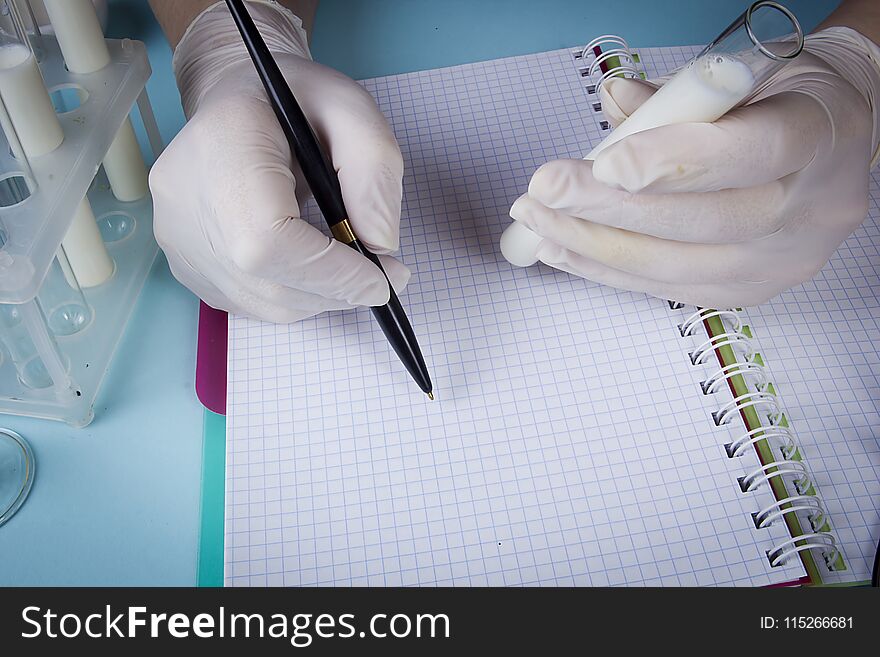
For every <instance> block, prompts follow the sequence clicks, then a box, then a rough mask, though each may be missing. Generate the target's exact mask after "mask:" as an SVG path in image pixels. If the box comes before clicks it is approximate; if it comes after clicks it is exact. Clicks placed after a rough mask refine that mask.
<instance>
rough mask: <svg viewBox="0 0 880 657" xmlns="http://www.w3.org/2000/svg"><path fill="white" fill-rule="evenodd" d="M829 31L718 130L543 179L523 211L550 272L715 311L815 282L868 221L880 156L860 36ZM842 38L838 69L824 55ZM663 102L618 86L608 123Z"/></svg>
mask: <svg viewBox="0 0 880 657" xmlns="http://www.w3.org/2000/svg"><path fill="white" fill-rule="evenodd" d="M826 32H830V33H831V34H830V35H829V34H826V33H825V32H823V33H819V35H814V36H813V37H810V39H812V40H813V41H812V44H811V43H810V42H809V41H808V47H809V48H810V50H811V51H812V52H804V53H802V54H801V55H800V56H799V57H798V58H797V59H796V60H795V61H794V62H792V63H790V64H788V66H787V67H785V68H784V69H783V70H782V71H781V72H780V73H779V74H777V76H776V78H775V79H772V80H771V81H770V82H769V83H768V84H767V85H766V86H765V88H764V89H762V91H761V92H760V94H759V95H758V96H757V97H756V98H755V99H753V100H752V101H751V102H750V103H749V104H748V105H746V106H744V107H740V108H737V109H734V110H733V111H731V112H729V113H728V114H727V115H725V116H724V117H722V118H721V119H719V120H718V121H716V122H715V123H684V124H679V125H670V126H664V127H660V128H656V129H653V130H647V131H644V132H642V133H637V134H634V135H631V136H629V137H626V138H625V139H623V140H621V141H620V142H618V143H616V144H614V145H612V146H610V147H608V148H607V149H605V150H604V151H602V152H601V153H600V154H599V156H598V157H597V158H596V160H595V162H589V161H584V160H557V161H553V162H549V163H547V164H545V165H544V166H542V167H541V168H540V169H538V171H537V172H536V173H535V174H534V176H533V177H532V180H531V182H530V184H529V189H528V193H526V194H524V195H523V196H521V197H520V198H519V199H518V200H517V201H516V202H515V203H514V204H513V207H511V209H510V216H511V217H512V218H513V219H515V220H516V221H518V222H522V223H523V224H525V225H526V226H527V227H528V228H530V229H531V230H532V231H534V232H535V233H537V234H538V236H540V237H541V238H543V239H542V241H541V242H540V244H539V245H538V249H537V257H538V259H539V260H541V261H543V262H544V263H545V264H548V265H550V266H552V267H556V268H558V269H562V270H564V271H567V272H570V273H573V274H576V275H578V276H582V277H584V278H588V279H591V280H594V281H597V282H600V283H604V284H607V285H611V286H613V287H618V288H624V289H627V290H635V291H641V292H647V293H649V294H652V295H655V296H658V297H663V298H666V299H674V300H676V301H682V302H686V303H691V304H695V305H702V306H710V307H736V306H748V305H755V304H760V303H763V302H764V301H766V300H768V299H769V298H771V297H773V296H774V295H776V294H778V293H779V292H781V291H783V290H785V289H787V288H789V287H792V286H794V285H797V284H799V283H801V282H803V281H806V280H808V279H809V278H811V277H812V276H813V275H814V274H815V273H816V272H817V271H818V270H819V269H820V268H821V267H822V266H823V265H824V264H825V263H826V262H827V260H828V258H829V257H830V256H831V254H832V253H833V252H834V250H835V249H836V248H837V246H838V245H839V244H840V243H841V241H843V240H844V239H845V238H846V237H847V236H848V235H849V234H850V232H852V230H853V229H854V228H856V227H857V226H858V225H859V224H860V223H861V221H862V220H863V219H864V217H865V215H866V214H867V203H868V171H869V168H870V160H871V153H872V148H873V147H874V146H876V143H875V137H873V136H872V127H873V125H874V124H873V120H872V108H871V107H869V105H868V103H867V102H866V101H865V98H864V97H863V96H862V94H860V93H859V91H860V90H858V89H857V88H856V87H855V86H854V85H853V83H851V82H850V81H849V80H848V79H847V78H846V77H844V76H843V75H842V74H841V73H840V66H841V62H840V58H841V48H840V45H841V44H840V40H841V39H842V40H843V42H844V44H845V45H848V44H849V39H850V38H851V35H856V34H857V33H855V32H851V31H849V30H847V31H846V33H845V34H843V35H841V34H838V32H837V30H830V31H826ZM820 35H821V36H820ZM857 36H860V35H857ZM816 37H820V38H818V39H817V38H816ZM838 37H840V38H839V39H838ZM862 38H863V37H862ZM828 39H831V40H832V42H833V45H834V46H835V49H834V51H833V52H834V58H836V61H835V65H834V67H832V66H831V65H830V64H829V63H828V61H831V59H832V57H830V56H828V60H827V61H826V59H823V57H822V56H820V55H822V54H824V53H825V52H826V49H825V45H826V43H825V42H826V41H827V40H828ZM847 53H848V56H849V57H850V58H852V60H851V63H852V65H853V66H855V65H856V63H857V61H858V60H856V58H863V57H864V52H863V51H860V50H859V49H857V48H855V47H852V48H850V49H849V50H843V56H844V60H845V56H846V55H847ZM844 70H845V67H844ZM655 90H656V86H655V85H652V84H646V83H641V82H637V81H633V80H614V81H613V82H611V83H610V84H606V85H605V86H604V87H603V96H602V103H603V107H604V108H605V113H606V115H607V117H608V118H609V120H610V121H612V122H613V123H614V124H615V125H616V124H619V123H620V122H622V120H623V119H625V118H626V116H628V115H629V114H630V113H631V112H632V111H634V110H635V109H636V108H637V107H638V106H640V105H641V103H643V102H644V101H645V100H647V98H649V97H650V96H651V95H652V94H653V92H654V91H655ZM877 93H878V94H880V89H878V90H877ZM866 95H867V92H866Z"/></svg>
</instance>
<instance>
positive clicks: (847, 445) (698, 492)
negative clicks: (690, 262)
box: [225, 41, 880, 586]
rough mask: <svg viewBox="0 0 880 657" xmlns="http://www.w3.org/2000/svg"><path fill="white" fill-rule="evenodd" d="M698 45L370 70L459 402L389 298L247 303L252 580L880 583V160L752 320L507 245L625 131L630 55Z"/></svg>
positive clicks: (241, 336)
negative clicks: (854, 222)
mask: <svg viewBox="0 0 880 657" xmlns="http://www.w3.org/2000/svg"><path fill="white" fill-rule="evenodd" d="M594 46H595V47H594ZM697 51H698V49H697V48H653V49H644V50H641V51H639V52H638V54H635V53H631V52H630V51H629V49H628V48H627V47H626V45H625V44H624V43H623V42H622V41H618V42H616V43H612V42H608V41H600V43H597V44H591V45H590V47H589V48H577V49H563V50H558V51H553V52H547V53H540V54H535V55H527V56H522V57H513V58H506V59H501V60H495V61H489V62H482V63H477V64H469V65H464V66H456V67H451V68H444V69H439V70H431V71H424V72H418V73H411V74H405V75H396V76H390V77H384V78H378V79H372V80H367V81H365V82H363V84H364V86H365V87H366V89H367V90H368V91H370V93H372V94H373V95H374V97H375V98H376V100H377V102H378V103H379V106H380V107H381V109H382V111H383V112H384V113H385V115H386V116H387V117H388V119H389V121H390V123H391V125H392V127H393V129H394V132H395V134H396V135H397V138H398V140H399V142H400V145H401V150H402V152H403V155H404V159H405V163H406V174H405V180H404V204H403V218H404V219H403V227H402V231H401V251H400V253H401V258H402V259H403V260H404V261H405V262H406V263H407V264H408V265H409V266H410V267H411V268H412V269H413V278H412V281H411V282H410V284H409V286H408V287H407V289H406V291H405V292H404V294H403V295H402V297H401V298H402V301H403V303H404V305H405V307H406V308H407V312H408V314H409V317H410V319H411V320H412V323H413V325H414V327H415V329H416V332H417V334H418V335H419V339H420V343H421V346H422V348H423V351H424V352H425V356H426V360H427V361H428V363H429V367H430V368H431V370H432V375H433V378H434V381H435V384H436V394H437V401H435V402H429V401H427V400H426V399H425V397H424V395H423V394H422V393H421V392H420V391H419V390H418V388H417V387H416V386H415V385H413V383H412V382H411V381H410V380H409V378H408V376H407V374H406V372H405V371H404V370H403V368H402V366H401V365H400V363H399V362H398V361H397V359H396V357H395V356H394V354H393V353H392V352H391V351H390V349H389V348H388V345H387V343H386V342H385V340H384V338H383V336H382V334H381V333H380V332H379V331H378V329H377V328H376V327H375V325H374V323H373V321H372V318H371V315H370V313H369V312H368V311H363V310H356V311H347V312H336V313H328V314H323V315H320V316H318V317H315V318H312V319H310V320H307V321H304V322H300V323H297V324H294V325H290V326H277V325H271V324H264V323H260V322H257V321H253V320H249V319H246V318H243V317H231V318H230V320H229V354H228V398H227V412H228V422H227V459H226V463H227V466H226V468H227V470H226V523H225V581H226V584H227V585H320V586H325V585H331V586H332V585H337V586H350V585H423V586H424V585H464V586H468V585H470V586H479V585H753V586H754V585H759V586H763V585H779V584H784V583H792V582H798V583H816V584H818V583H852V582H860V581H863V580H865V579H867V578H868V576H869V572H870V570H869V569H870V564H871V561H872V559H873V550H874V546H875V545H876V542H877V539H878V534H880V518H878V511H877V506H878V501H880V484H878V481H880V448H878V432H880V430H878V428H877V427H880V413H878V407H880V381H878V373H880V362H878V361H880V355H878V354H880V346H878V345H880V304H878V297H880V276H878V257H877V256H878V245H880V223H878V217H880V213H878V208H877V204H876V199H877V198H878V187H877V181H876V180H875V182H874V184H873V186H872V192H871V193H872V204H871V217H870V218H869V219H868V220H867V221H866V222H865V224H864V225H863V226H862V227H861V228H860V229H859V230H858V231H856V233H855V234H854V235H853V236H852V237H850V238H849V239H848V240H847V242H846V243H845V244H844V245H843V246H842V247H841V249H840V250H839V251H838V252H837V254H835V256H834V257H833V258H832V260H831V262H830V263H829V264H828V266H827V267H826V268H825V269H824V270H823V271H822V272H821V273H820V274H819V275H818V276H817V277H816V278H815V279H814V280H813V281H811V282H810V283H807V284H805V285H803V286H800V287H799V288H796V289H794V290H791V291H789V292H786V293H784V294H783V295H781V296H780V297H779V298H777V299H776V300H774V301H773V302H772V303H771V304H768V305H766V306H762V307H760V308H756V309H749V310H748V311H745V312H743V311H740V310H710V309H697V308H688V307H681V306H680V305H678V304H675V303H669V302H665V301H662V300H659V299H655V298H652V297H648V296H646V295H643V294H635V293H630V292H624V291H620V290H616V289H612V288H608V287H603V286H600V285H597V284H595V283H592V282H590V281H586V280H582V279H578V278H575V277H572V276H569V275H567V274H564V273H562V272H558V271H555V270H553V269H550V268H548V267H544V266H537V267H532V268H528V269H518V268H515V267H512V266H510V265H509V264H507V263H506V262H505V261H504V260H503V258H502V257H501V256H500V254H499V252H498V248H497V243H498V238H499V236H500V234H501V232H502V230H503V229H504V228H505V227H506V226H507V225H508V223H509V218H508V217H507V211H508V209H509V206H510V204H511V202H512V201H513V200H514V199H515V198H516V197H517V196H518V195H519V194H520V193H521V192H522V190H524V189H526V186H527V184H528V180H529V178H530V176H531V174H532V173H533V172H534V170H535V169H536V168H537V167H538V166H539V165H540V164H542V163H543V162H545V161H547V160H549V159H554V158H559V157H580V156H582V155H583V154H584V153H586V152H588V151H589V150H590V147H591V146H592V145H594V144H596V143H598V141H599V140H600V139H601V138H602V137H603V135H604V133H605V132H606V131H607V130H608V129H609V126H608V125H607V124H606V123H605V121H604V118H603V117H602V113H601V107H600V104H599V100H598V96H597V94H596V87H597V85H598V84H601V80H602V77H603V75H613V74H620V73H623V74H627V75H647V76H649V77H651V76H655V75H657V74H662V73H665V72H667V71H668V70H670V69H673V68H675V67H676V66H678V65H681V64H683V63H684V62H685V61H687V60H688V59H689V58H690V57H692V56H693V55H694V54H695V53H696V52H697ZM609 71H610V73H609ZM308 215H309V217H310V219H311V220H314V221H315V223H316V225H320V222H319V221H318V219H319V217H318V215H317V213H316V211H315V208H314V207H312V208H310V209H309V212H308Z"/></svg>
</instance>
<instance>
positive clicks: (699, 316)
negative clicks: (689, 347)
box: [678, 308, 743, 337]
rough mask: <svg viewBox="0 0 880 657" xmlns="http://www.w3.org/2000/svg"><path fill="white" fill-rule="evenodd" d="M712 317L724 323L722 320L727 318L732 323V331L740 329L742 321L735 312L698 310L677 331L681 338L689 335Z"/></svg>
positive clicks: (709, 309) (708, 309)
mask: <svg viewBox="0 0 880 657" xmlns="http://www.w3.org/2000/svg"><path fill="white" fill-rule="evenodd" d="M713 317H721V318H722V321H724V318H725V317H727V318H728V319H730V320H732V321H733V323H734V326H733V330H734V331H739V330H740V329H742V326H743V323H742V320H741V319H740V317H739V314H737V312H736V311H735V310H712V309H711V308H700V309H699V310H698V311H697V312H695V313H694V314H693V315H691V316H690V317H688V318H687V319H686V320H684V321H683V322H682V323H681V324H679V325H678V330H679V331H681V335H682V337H684V336H686V335H691V334H692V333H693V332H694V330H695V329H696V328H697V327H698V326H699V325H700V324H702V323H703V322H704V321H706V320H707V319H711V318H713Z"/></svg>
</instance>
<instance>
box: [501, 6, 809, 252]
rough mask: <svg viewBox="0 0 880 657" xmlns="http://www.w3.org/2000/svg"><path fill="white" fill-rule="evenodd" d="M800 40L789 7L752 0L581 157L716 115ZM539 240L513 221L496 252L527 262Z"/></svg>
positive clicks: (792, 53)
mask: <svg viewBox="0 0 880 657" xmlns="http://www.w3.org/2000/svg"><path fill="white" fill-rule="evenodd" d="M803 46H804V33H803V30H802V29H801V26H800V23H798V20H797V18H796V17H795V15H794V14H793V13H792V12H791V11H789V10H788V9H786V8H785V7H783V6H782V5H780V4H779V3H777V2H771V1H769V0H759V1H758V2H754V3H752V5H751V6H750V7H749V8H748V9H747V10H746V11H745V12H743V14H742V15H740V16H739V17H738V18H737V19H736V20H735V21H734V22H733V23H731V24H730V25H729V26H728V27H727V29H726V30H724V32H722V33H721V34H720V35H719V36H718V38H716V39H715V40H714V41H713V42H712V43H710V44H709V45H708V46H706V47H705V48H704V49H703V51H702V52H701V53H700V54H699V55H697V56H696V57H695V58H694V59H693V60H692V61H691V62H690V63H688V64H687V65H686V66H684V67H682V69H681V70H680V71H679V72H678V73H676V74H675V75H674V76H673V77H672V79H671V80H669V81H668V82H667V83H666V84H665V85H663V86H662V87H661V88H660V90H659V91H657V92H656V93H655V94H654V95H653V96H651V97H650V98H649V99H648V100H647V101H645V102H644V103H643V104H642V105H641V106H639V108H638V109H636V111H635V112H633V113H632V114H631V115H630V116H629V117H628V118H627V119H626V120H625V121H624V122H623V123H622V124H620V125H619V126H618V127H617V128H616V129H615V130H614V131H613V132H612V133H611V134H610V135H608V136H607V137H606V138H605V139H604V140H602V142H601V143H600V144H599V145H598V146H596V147H595V148H594V149H593V150H592V151H590V153H589V154H588V155H587V156H586V157H585V158H584V159H585V160H595V159H596V158H597V157H598V156H599V153H600V152H602V151H603V150H604V149H606V148H607V147H609V146H611V145H612V144H615V143H617V142H618V141H620V140H622V139H624V138H625V137H628V136H629V135H632V134H635V133H637V132H642V131H644V130H650V129H652V128H659V127H661V126H665V125H673V124H678V123H691V122H693V123H712V122H714V121H717V120H718V119H720V118H721V117H722V116H724V115H725V114H726V113H727V112H728V111H730V110H731V109H733V108H734V107H736V106H737V105H739V104H740V103H741V102H743V101H744V100H746V98H748V97H749V95H750V94H751V93H752V92H753V91H754V90H755V89H757V88H758V86H759V85H760V84H761V83H763V82H764V81H766V80H767V79H768V78H769V77H770V76H771V75H772V74H774V73H775V72H776V71H778V70H779V69H780V68H782V67H783V66H784V65H785V64H787V63H788V62H789V61H791V60H792V59H794V58H795V57H797V55H799V54H800V52H801V50H802V49H803ZM541 240H542V238H541V237H540V236H538V235H536V234H535V233H533V232H532V231H531V230H530V229H529V227H528V226H525V225H523V224H521V223H519V222H518V221H515V222H513V223H512V224H511V225H510V226H508V227H507V229H505V231H504V233H503V234H502V235H501V252H502V254H503V255H504V257H505V258H506V259H507V260H508V262H510V263H511V264H512V265H516V266H519V267H528V266H530V265H533V264H535V263H536V262H537V261H538V258H537V256H536V255H535V254H536V251H537V248H538V246H539V245H540V243H541Z"/></svg>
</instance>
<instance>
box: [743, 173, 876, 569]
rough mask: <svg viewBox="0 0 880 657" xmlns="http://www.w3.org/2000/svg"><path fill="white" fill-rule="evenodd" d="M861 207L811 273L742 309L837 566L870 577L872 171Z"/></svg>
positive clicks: (872, 512)
mask: <svg viewBox="0 0 880 657" xmlns="http://www.w3.org/2000/svg"><path fill="white" fill-rule="evenodd" d="M870 195H871V201H870V215H869V217H868V219H867V220H866V221H865V222H864V224H862V226H861V227H860V228H859V229H858V230H856V231H855V232H854V233H853V234H852V235H851V236H850V237H849V238H848V239H847V240H846V241H845V242H844V243H843V244H842V245H841V247H840V248H839V249H838V250H837V252H836V253H835V254H834V256H833V257H832V258H831V260H830V261H829V262H828V264H827V265H826V266H825V267H824V268H823V269H822V271H821V272H820V273H819V274H817V275H816V276H815V277H814V278H813V279H812V280H811V281H809V282H807V283H805V284H803V285H800V286H798V287H796V288H794V289H792V290H788V291H787V292H784V293H782V294H781V295H780V296H779V297H777V298H775V299H774V300H773V301H772V302H771V303H769V304H765V305H763V306H760V307H758V308H750V309H748V310H747V311H746V312H745V313H744V317H747V321H748V322H749V323H750V324H751V326H752V327H753V331H754V333H755V335H756V338H757V344H758V345H759V350H760V351H761V353H762V355H763V356H764V357H765V360H766V362H767V364H768V366H769V369H770V372H771V374H772V378H773V381H774V382H775V384H776V387H777V389H778V391H779V393H780V396H781V398H782V406H783V408H784V409H785V411H786V415H787V416H788V418H789V420H790V422H791V424H792V427H793V429H794V431H795V435H796V436H797V441H798V444H799V445H800V446H801V449H802V452H803V455H804V459H805V461H806V463H807V464H808V465H809V467H810V470H811V471H812V475H813V479H814V482H815V484H816V488H817V489H818V493H819V496H820V497H821V498H822V500H823V502H824V506H825V509H826V511H827V512H828V515H829V517H830V518H831V525H832V529H833V532H834V535H835V537H836V538H837V540H838V542H839V543H840V547H841V549H842V551H843V555H844V559H845V561H846V564H847V570H846V571H838V572H835V573H827V574H826V573H823V579H824V580H825V581H826V582H851V581H865V580H869V579H870V578H871V568H872V566H873V562H874V553H875V550H876V549H877V542H878V539H880V208H878V202H880V176H878V174H877V173H874V175H873V177H872V183H871V189H870Z"/></svg>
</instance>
